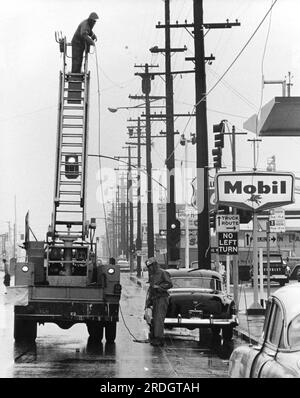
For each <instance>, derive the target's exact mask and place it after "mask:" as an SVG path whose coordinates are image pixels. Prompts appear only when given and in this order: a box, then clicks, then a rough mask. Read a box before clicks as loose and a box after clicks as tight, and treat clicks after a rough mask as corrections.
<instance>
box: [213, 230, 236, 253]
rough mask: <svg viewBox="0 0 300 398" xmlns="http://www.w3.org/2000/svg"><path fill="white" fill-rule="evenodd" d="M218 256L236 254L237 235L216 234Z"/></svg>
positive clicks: (232, 233)
mask: <svg viewBox="0 0 300 398" xmlns="http://www.w3.org/2000/svg"><path fill="white" fill-rule="evenodd" d="M218 249H219V254H230V255H232V254H233V255H235V254H238V233H237V232H219V233H218Z"/></svg>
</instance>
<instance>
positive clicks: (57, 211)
mask: <svg viewBox="0 0 300 398" xmlns="http://www.w3.org/2000/svg"><path fill="white" fill-rule="evenodd" d="M56 213H83V211H80V210H56Z"/></svg>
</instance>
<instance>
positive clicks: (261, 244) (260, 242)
mask: <svg viewBox="0 0 300 398" xmlns="http://www.w3.org/2000/svg"><path fill="white" fill-rule="evenodd" d="M269 242H270V248H275V247H277V244H278V242H277V235H276V233H272V234H270V235H269ZM252 246H253V233H252V232H251V231H249V232H246V233H245V247H252ZM257 247H258V248H260V249H261V248H262V249H264V248H266V247H267V234H266V231H259V232H257Z"/></svg>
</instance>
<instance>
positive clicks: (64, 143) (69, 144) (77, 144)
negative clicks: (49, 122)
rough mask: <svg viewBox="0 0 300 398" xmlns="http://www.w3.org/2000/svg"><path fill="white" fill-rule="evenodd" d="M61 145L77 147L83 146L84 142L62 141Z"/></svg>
mask: <svg viewBox="0 0 300 398" xmlns="http://www.w3.org/2000/svg"><path fill="white" fill-rule="evenodd" d="M61 146H65V147H74V148H75V147H76V148H81V147H82V144H80V143H78V142H76V143H74V144H73V143H71V142H62V143H61ZM72 155H75V153H72Z"/></svg>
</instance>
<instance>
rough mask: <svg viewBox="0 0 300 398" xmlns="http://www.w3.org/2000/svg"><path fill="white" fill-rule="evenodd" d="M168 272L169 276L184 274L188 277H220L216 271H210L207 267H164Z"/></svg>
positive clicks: (182, 275) (181, 275)
mask: <svg viewBox="0 0 300 398" xmlns="http://www.w3.org/2000/svg"><path fill="white" fill-rule="evenodd" d="M166 271H168V273H169V274H170V276H171V277H184V276H189V277H196V276H197V277H205V278H216V279H221V280H222V276H221V275H220V274H219V273H218V272H216V271H212V270H209V269H198V268H197V269H195V268H190V269H166Z"/></svg>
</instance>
